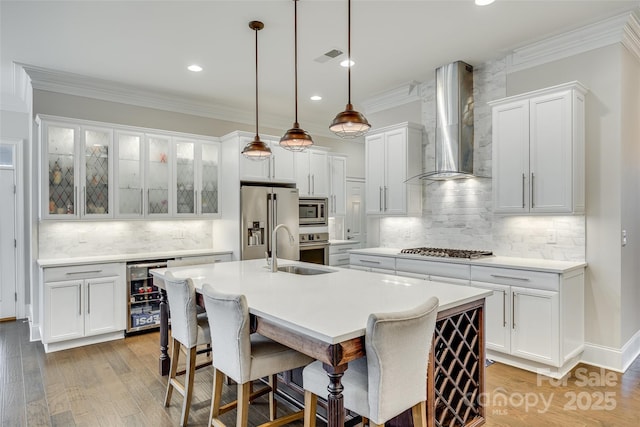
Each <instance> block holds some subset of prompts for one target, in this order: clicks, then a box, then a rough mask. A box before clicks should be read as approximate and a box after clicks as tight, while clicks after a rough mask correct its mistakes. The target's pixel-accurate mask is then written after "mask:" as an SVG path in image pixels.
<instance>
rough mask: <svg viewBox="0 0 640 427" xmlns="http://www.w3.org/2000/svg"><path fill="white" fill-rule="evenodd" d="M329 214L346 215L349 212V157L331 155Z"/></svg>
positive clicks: (333, 215)
mask: <svg viewBox="0 0 640 427" xmlns="http://www.w3.org/2000/svg"><path fill="white" fill-rule="evenodd" d="M329 187H330V193H329V216H332V217H335V216H345V215H346V213H347V158H346V157H345V156H338V155H331V156H329Z"/></svg>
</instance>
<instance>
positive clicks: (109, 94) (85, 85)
mask: <svg viewBox="0 0 640 427" xmlns="http://www.w3.org/2000/svg"><path fill="white" fill-rule="evenodd" d="M17 65H18V66H19V67H20V68H21V69H23V70H24V72H25V75H27V77H28V78H30V83H31V85H32V86H33V89H38V90H44V91H50V92H56V93H63V94H66V95H74V96H82V97H86V98H93V99H99V100H102V101H109V102H117V103H122V104H128V105H135V106H138V107H146V108H153V109H158V110H164V111H172V112H175V113H182V114H189V115H193V116H199V117H207V118H213V119H218V120H225V121H230V122H235V123H242V124H249V125H251V124H254V120H255V113H254V112H252V111H246V110H241V109H237V108H231V107H229V106H220V105H216V104H213V103H207V102H202V101H198V100H194V99H192V98H188V97H183V96H179V95H175V94H169V93H162V92H158V91H152V90H146V89H141V88H140V87H137V86H133V85H127V84H124V83H118V82H114V81H110V80H104V79H98V78H94V77H88V76H84V75H81V74H75V73H68V72H65V71H58V70H52V69H49V68H43V67H38V66H34V65H29V64H17ZM290 122H291V118H290V117H283V116H279V115H275V114H269V113H266V112H265V113H261V123H260V124H261V126H264V127H270V128H276V129H279V128H282V129H288V128H289V127H290V124H291V123H290ZM305 127H306V128H307V131H310V132H313V133H314V134H317V135H322V136H326V137H332V136H333V134H332V133H331V132H329V130H328V126H327V125H326V124H318V123H305Z"/></svg>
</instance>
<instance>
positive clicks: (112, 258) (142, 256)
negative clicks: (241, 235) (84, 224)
mask: <svg viewBox="0 0 640 427" xmlns="http://www.w3.org/2000/svg"><path fill="white" fill-rule="evenodd" d="M231 253H232V251H230V250H229V251H220V250H213V249H192V250H180V251H163V252H139V253H133V254H111V255H94V256H85V257H61V258H39V259H38V261H37V262H38V265H39V266H40V267H65V266H68V265H83V264H105V263H109V262H129V261H144V260H155V259H172V258H179V257H187V256H208V255H227V254H231Z"/></svg>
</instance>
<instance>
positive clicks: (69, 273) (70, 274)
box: [65, 270, 102, 276]
mask: <svg viewBox="0 0 640 427" xmlns="http://www.w3.org/2000/svg"><path fill="white" fill-rule="evenodd" d="M95 273H102V270H85V271H69V272H67V273H65V274H66V275H67V276H72V275H74V274H95Z"/></svg>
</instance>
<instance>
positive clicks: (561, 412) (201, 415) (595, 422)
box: [0, 320, 640, 427]
mask: <svg viewBox="0 0 640 427" xmlns="http://www.w3.org/2000/svg"><path fill="white" fill-rule="evenodd" d="M158 340H159V338H158V333H157V332H155V333H149V334H143V335H138V336H132V337H128V338H126V339H124V340H118V341H112V342H109V343H102V344H96V345H92V346H86V347H81V348H77V349H72V350H65V351H60V352H56V353H49V354H46V353H44V350H43V347H42V344H41V343H40V342H34V343H30V342H29V341H28V324H27V323H25V322H24V321H22V320H18V321H14V322H3V323H0V425H2V426H11V427H13V426H154V427H155V426H174V425H177V420H178V419H179V417H180V396H179V394H177V393H174V398H173V400H172V404H171V406H170V407H169V408H165V407H164V406H163V405H162V402H163V398H164V392H165V387H166V381H167V380H166V377H161V376H160V375H158V372H157V367H158V359H157V357H158ZM211 384H212V374H211V368H210V367H209V368H205V369H201V370H199V371H198V372H197V373H196V386H195V390H194V397H193V406H192V408H191V414H190V418H189V425H190V426H206V424H207V418H208V416H209V400H210V398H211ZM224 393H225V396H224V397H223V401H225V402H226V401H230V400H233V399H234V398H235V386H226V385H225V387H224ZM483 402H484V403H485V404H486V416H487V423H486V424H485V425H487V426H509V427H512V426H513V427H519V426H522V427H525V426H526V427H529V426H563V427H569V426H589V427H590V426H612V427H614V426H615V427H626V426H629V427H631V426H638V425H640V359H638V360H636V361H635V362H634V364H633V365H632V366H631V368H630V369H629V370H628V371H627V372H626V373H625V374H624V375H623V374H619V373H615V372H611V371H601V370H600V369H599V368H594V367H590V366H585V365H581V366H578V367H577V368H576V369H574V370H573V371H572V372H571V374H570V376H568V377H567V378H565V381H564V384H562V383H561V382H558V381H550V380H549V379H547V378H546V377H539V378H538V377H537V376H536V374H534V373H531V372H526V371H522V370H520V369H516V368H512V367H510V366H506V365H501V364H498V363H496V364H493V365H491V366H489V367H488V368H487V370H486V393H485V396H483ZM279 407H280V409H279V410H280V411H281V413H287V412H290V409H289V408H287V407H286V406H285V405H282V404H281V405H279ZM267 412H268V405H267V401H266V398H264V397H263V398H261V399H259V400H258V401H257V402H256V403H254V404H252V405H251V408H250V411H249V413H250V419H249V424H250V425H252V426H255V425H258V424H260V423H262V422H265V421H267ZM223 419H224V421H225V423H227V425H234V424H235V412H234V411H232V412H230V413H228V414H225V415H224V416H223ZM291 425H294V426H301V425H302V423H301V422H296V423H293V424H291Z"/></svg>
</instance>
